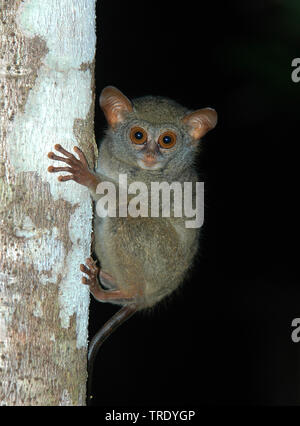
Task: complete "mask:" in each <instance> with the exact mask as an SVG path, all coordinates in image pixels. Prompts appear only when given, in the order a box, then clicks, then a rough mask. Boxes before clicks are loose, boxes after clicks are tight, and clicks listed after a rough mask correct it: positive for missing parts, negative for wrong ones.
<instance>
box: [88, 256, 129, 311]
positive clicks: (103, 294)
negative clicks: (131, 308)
mask: <svg viewBox="0 0 300 426" xmlns="http://www.w3.org/2000/svg"><path fill="white" fill-rule="evenodd" d="M86 264H87V266H86V265H83V264H81V265H80V270H81V271H82V272H84V273H85V274H87V276H88V278H87V277H82V283H83V284H85V285H88V286H89V289H90V292H91V293H92V295H93V296H94V297H95V299H97V300H99V301H100V302H112V303H113V302H115V303H126V302H131V301H133V300H134V299H135V298H133V297H132V295H129V294H127V293H124V291H121V290H117V289H116V290H113V289H115V288H116V284H115V283H114V280H113V278H112V277H111V276H110V275H109V274H107V273H105V272H102V271H101V270H100V268H98V267H97V266H96V265H95V262H94V260H93V259H92V258H91V257H89V258H88V259H86ZM99 271H100V273H99ZM98 274H99V276H100V280H101V283H102V284H103V285H105V287H107V288H109V290H103V288H101V287H100V285H99V281H98Z"/></svg>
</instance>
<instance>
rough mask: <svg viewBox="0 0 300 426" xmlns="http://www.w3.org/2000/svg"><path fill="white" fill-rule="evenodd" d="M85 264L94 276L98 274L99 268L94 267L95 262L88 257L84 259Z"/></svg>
mask: <svg viewBox="0 0 300 426" xmlns="http://www.w3.org/2000/svg"><path fill="white" fill-rule="evenodd" d="M86 264H87V265H88V267H89V268H90V270H91V271H92V272H93V273H94V274H98V272H99V268H98V266H96V263H95V261H94V260H93V259H92V258H91V257H88V258H87V259H86Z"/></svg>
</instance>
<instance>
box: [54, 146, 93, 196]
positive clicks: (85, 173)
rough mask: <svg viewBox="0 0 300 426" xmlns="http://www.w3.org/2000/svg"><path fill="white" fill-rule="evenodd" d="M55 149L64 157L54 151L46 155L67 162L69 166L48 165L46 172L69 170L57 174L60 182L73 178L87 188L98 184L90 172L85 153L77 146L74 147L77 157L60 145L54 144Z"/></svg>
mask: <svg viewBox="0 0 300 426" xmlns="http://www.w3.org/2000/svg"><path fill="white" fill-rule="evenodd" d="M54 148H55V149H56V151H59V152H61V153H62V154H63V155H65V157H61V156H59V155H56V154H54V152H49V153H48V157H49V158H50V159H51V160H56V161H62V162H64V163H66V164H68V166H69V167H54V166H49V167H48V172H50V173H57V172H69V173H70V174H69V175H66V176H59V177H58V180H59V181H60V182H65V181H67V180H74V181H75V182H77V183H79V184H80V185H84V186H87V187H88V188H93V189H94V188H96V187H97V185H98V183H99V182H98V179H97V178H96V176H95V175H94V174H93V173H91V172H90V170H89V165H88V162H87V160H86V158H85V155H84V154H83V152H82V151H81V149H79V148H78V147H77V146H75V147H74V151H75V152H76V153H77V154H78V156H79V159H78V158H76V157H75V156H74V155H73V154H71V153H70V152H69V151H67V150H65V149H64V148H63V147H62V146H61V145H59V144H56V145H55V146H54Z"/></svg>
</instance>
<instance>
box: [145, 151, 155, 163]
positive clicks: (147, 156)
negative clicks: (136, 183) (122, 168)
mask: <svg viewBox="0 0 300 426" xmlns="http://www.w3.org/2000/svg"><path fill="white" fill-rule="evenodd" d="M156 161H157V160H156V155H155V154H153V153H150V152H148V153H146V154H145V156H144V163H145V164H147V165H149V166H150V165H153V164H155V163H156Z"/></svg>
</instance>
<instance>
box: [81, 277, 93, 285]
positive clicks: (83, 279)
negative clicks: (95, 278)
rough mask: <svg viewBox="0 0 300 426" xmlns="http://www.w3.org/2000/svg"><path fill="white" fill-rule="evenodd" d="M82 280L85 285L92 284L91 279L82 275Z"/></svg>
mask: <svg viewBox="0 0 300 426" xmlns="http://www.w3.org/2000/svg"><path fill="white" fill-rule="evenodd" d="M81 282H82V284H85V285H90V284H91V282H90V280H88V279H87V278H86V277H82V279H81Z"/></svg>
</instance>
